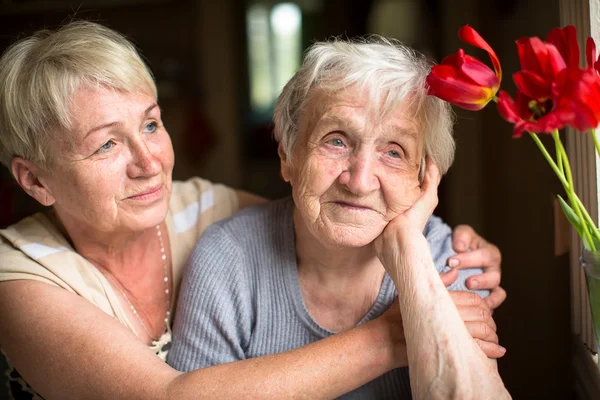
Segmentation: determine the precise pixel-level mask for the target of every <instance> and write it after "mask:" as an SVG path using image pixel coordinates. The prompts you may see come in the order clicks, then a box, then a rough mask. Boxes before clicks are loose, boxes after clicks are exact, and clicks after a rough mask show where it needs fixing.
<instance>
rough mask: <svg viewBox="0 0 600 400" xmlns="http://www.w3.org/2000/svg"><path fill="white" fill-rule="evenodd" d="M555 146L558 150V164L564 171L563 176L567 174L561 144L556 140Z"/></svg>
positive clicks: (561, 170)
mask: <svg viewBox="0 0 600 400" xmlns="http://www.w3.org/2000/svg"><path fill="white" fill-rule="evenodd" d="M554 147H555V151H556V163H557V164H558V169H560V172H562V174H563V176H564V175H565V166H564V164H563V158H562V151H560V146H559V145H558V143H556V141H555V142H554Z"/></svg>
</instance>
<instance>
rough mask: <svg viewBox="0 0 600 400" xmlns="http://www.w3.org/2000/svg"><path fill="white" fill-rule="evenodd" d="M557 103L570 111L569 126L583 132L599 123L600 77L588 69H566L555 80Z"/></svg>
mask: <svg viewBox="0 0 600 400" xmlns="http://www.w3.org/2000/svg"><path fill="white" fill-rule="evenodd" d="M556 87H557V93H558V100H557V103H558V105H559V106H560V107H562V108H564V109H567V110H571V111H572V112H573V118H572V120H571V121H569V125H571V126H572V127H574V128H575V129H577V130H579V131H582V132H585V131H588V130H590V129H593V128H596V127H597V126H598V123H599V122H600V77H599V76H598V74H597V73H596V72H595V71H594V70H592V69H590V68H587V69H580V68H568V69H566V70H565V71H564V72H563V73H561V74H560V75H559V76H558V77H557V80H556Z"/></svg>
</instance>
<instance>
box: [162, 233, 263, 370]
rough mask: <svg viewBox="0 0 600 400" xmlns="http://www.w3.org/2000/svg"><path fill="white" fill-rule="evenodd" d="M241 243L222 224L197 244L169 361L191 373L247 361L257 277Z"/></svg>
mask: <svg viewBox="0 0 600 400" xmlns="http://www.w3.org/2000/svg"><path fill="white" fill-rule="evenodd" d="M244 267H245V263H244V259H243V254H242V252H241V251H240V248H239V246H238V245H237V244H236V242H235V240H234V239H233V238H232V237H231V236H230V235H229V234H228V233H227V232H226V231H225V230H224V229H223V228H222V227H221V226H219V225H218V224H214V225H212V226H210V227H209V228H208V229H207V230H206V232H205V234H204V235H203V236H202V238H201V239H200V240H199V241H198V243H197V245H196V246H195V248H194V250H193V252H192V254H191V256H190V259H189V262H188V265H187V267H186V271H185V274H184V276H183V280H182V284H181V291H180V294H179V300H178V307H177V314H176V316H175V322H174V326H173V346H172V348H171V350H170V351H169V354H168V358H167V362H168V363H169V364H170V365H171V366H172V367H173V368H175V369H177V370H179V371H184V372H187V371H191V370H194V369H198V368H203V367H207V366H211V365H217V364H222V363H226V362H230V361H236V360H242V359H245V358H246V353H245V351H246V349H247V348H248V343H249V340H250V338H251V329H252V326H253V323H252V320H253V312H252V302H251V300H250V299H251V295H250V290H251V288H250V283H251V279H250V277H249V276H248V275H249V274H248V272H247V271H246V269H245V268H244Z"/></svg>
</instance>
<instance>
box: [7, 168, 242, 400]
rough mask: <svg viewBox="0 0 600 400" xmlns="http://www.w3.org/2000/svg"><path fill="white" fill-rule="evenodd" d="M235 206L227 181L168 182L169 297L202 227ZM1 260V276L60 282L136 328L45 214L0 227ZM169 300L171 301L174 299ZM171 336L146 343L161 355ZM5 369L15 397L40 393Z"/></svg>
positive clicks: (107, 286) (115, 297) (96, 272)
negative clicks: (150, 343) (169, 198)
mask: <svg viewBox="0 0 600 400" xmlns="http://www.w3.org/2000/svg"><path fill="white" fill-rule="evenodd" d="M238 207H239V204H238V198H237V195H236V193H235V191H234V190H233V189H231V188H228V187H226V186H223V185H220V184H213V183H211V182H209V181H206V180H203V179H200V178H192V179H190V180H188V181H185V182H173V186H172V192H171V200H170V204H169V212H168V214H167V218H166V221H165V222H166V226H167V232H168V235H169V243H170V245H171V265H172V276H173V280H174V281H173V283H174V285H173V290H174V293H173V299H176V298H177V293H178V291H179V285H180V281H181V276H182V270H183V267H184V265H185V263H186V261H187V259H188V257H189V255H190V253H191V251H192V249H193V247H194V245H195V244H196V242H197V241H198V239H199V238H200V236H201V235H202V233H203V232H204V230H205V229H206V228H207V227H208V226H209V225H210V224H212V223H213V222H215V221H218V220H220V219H223V218H226V217H229V216H231V215H232V214H233V213H234V212H236V211H237V210H238ZM0 260H2V261H1V262H0V282H2V281H11V280H21V279H29V280H36V281H40V282H45V283H48V284H51V285H55V286H59V287H61V288H63V289H65V290H68V291H70V292H72V293H75V294H77V295H79V296H81V297H83V298H85V299H87V300H89V301H90V302H92V303H93V304H94V305H96V306H97V307H99V308H100V309H102V310H103V311H104V312H106V313H107V314H109V315H112V316H113V317H115V318H117V319H118V320H119V321H120V322H121V323H122V324H123V325H125V326H127V327H128V328H129V329H130V330H131V331H132V332H133V333H135V330H134V329H133V325H132V321H130V320H129V318H128V317H127V314H126V311H127V310H125V309H123V307H122V304H121V302H120V301H119V296H118V294H117V292H115V291H114V290H113V288H112V286H111V285H110V284H109V282H108V281H107V280H106V278H105V277H104V275H103V274H102V273H101V272H100V271H99V270H97V269H96V267H94V266H93V265H92V264H91V263H90V262H88V261H87V260H86V259H85V258H83V257H82V256H80V255H79V254H78V253H77V252H75V251H74V249H73V248H72V247H71V245H70V244H69V242H68V240H67V239H66V238H65V237H64V236H63V235H62V234H61V233H60V231H59V230H58V229H57V228H56V226H54V225H53V224H52V222H51V221H50V219H49V218H48V217H46V215H44V214H42V213H37V214H35V215H33V216H30V217H27V218H25V219H23V220H21V221H20V222H18V223H17V224H15V225H11V226H9V227H8V228H6V229H4V230H0ZM172 304H173V305H172V307H174V306H175V304H176V301H173V302H172ZM171 312H172V313H173V310H171ZM170 342H171V333H170V330H167V332H165V333H164V334H163V336H162V337H161V338H159V339H158V340H157V341H156V342H154V343H153V345H152V346H151V348H152V349H153V350H154V351H155V352H156V354H157V355H158V356H159V357H161V358H162V359H163V360H164V359H166V355H167V349H168V347H169V346H168V345H169V344H170ZM6 375H7V376H8V379H9V385H10V389H11V390H12V395H13V396H14V397H13V398H14V399H20V398H34V399H37V398H41V397H39V396H38V395H36V394H35V393H34V392H33V391H32V389H31V388H30V387H29V386H28V385H27V384H26V383H25V382H24V381H23V380H22V378H21V377H20V376H19V375H18V373H17V371H15V370H14V368H12V367H10V362H9V370H8V371H7V373H6ZM1 390H2V389H1V388H0V391H1ZM19 393H21V394H22V395H19ZM0 397H1V396H0Z"/></svg>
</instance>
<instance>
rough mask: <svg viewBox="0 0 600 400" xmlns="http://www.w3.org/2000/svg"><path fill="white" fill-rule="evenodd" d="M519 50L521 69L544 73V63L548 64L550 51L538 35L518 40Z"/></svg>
mask: <svg viewBox="0 0 600 400" xmlns="http://www.w3.org/2000/svg"><path fill="white" fill-rule="evenodd" d="M517 50H518V53H519V62H520V63H521V69H523V70H530V71H535V72H538V73H540V74H541V73H542V72H543V69H542V65H543V64H546V58H547V55H548V51H547V50H546V46H544V44H543V43H542V41H541V40H540V39H539V38H537V37H532V38H521V39H519V40H517Z"/></svg>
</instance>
